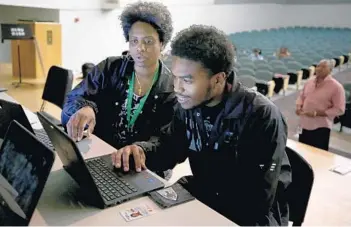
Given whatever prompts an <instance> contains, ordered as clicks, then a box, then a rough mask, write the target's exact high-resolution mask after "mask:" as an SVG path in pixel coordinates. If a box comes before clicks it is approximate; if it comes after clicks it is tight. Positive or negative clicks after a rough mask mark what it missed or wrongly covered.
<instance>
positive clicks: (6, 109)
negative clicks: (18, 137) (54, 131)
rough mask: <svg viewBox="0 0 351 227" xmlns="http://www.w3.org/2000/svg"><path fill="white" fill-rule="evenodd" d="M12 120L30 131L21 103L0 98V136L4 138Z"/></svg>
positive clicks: (31, 130) (30, 127)
mask: <svg viewBox="0 0 351 227" xmlns="http://www.w3.org/2000/svg"><path fill="white" fill-rule="evenodd" d="M12 120H16V121H18V122H19V123H20V124H21V125H23V126H24V127H25V128H26V129H28V130H29V131H30V132H32V133H34V131H33V128H32V126H31V124H30V122H29V120H28V118H27V116H26V114H25V112H24V110H23V108H22V106H21V105H19V104H17V103H13V102H8V101H5V100H2V99H0V138H2V139H3V138H4V137H5V134H6V132H7V129H8V127H9V126H10V123H11V122H12Z"/></svg>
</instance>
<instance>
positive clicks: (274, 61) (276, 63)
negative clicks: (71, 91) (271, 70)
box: [269, 60, 284, 67]
mask: <svg viewBox="0 0 351 227" xmlns="http://www.w3.org/2000/svg"><path fill="white" fill-rule="evenodd" d="M269 64H270V65H271V66H272V67H274V66H276V65H284V62H283V61H281V60H273V61H270V62H269Z"/></svg>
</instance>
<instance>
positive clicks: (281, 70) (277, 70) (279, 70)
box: [273, 66, 288, 75]
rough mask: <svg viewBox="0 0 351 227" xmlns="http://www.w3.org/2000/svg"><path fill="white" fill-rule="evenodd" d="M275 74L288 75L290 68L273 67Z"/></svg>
mask: <svg viewBox="0 0 351 227" xmlns="http://www.w3.org/2000/svg"><path fill="white" fill-rule="evenodd" d="M273 72H274V73H275V74H281V75H287V73H288V68H287V67H285V66H276V67H273Z"/></svg>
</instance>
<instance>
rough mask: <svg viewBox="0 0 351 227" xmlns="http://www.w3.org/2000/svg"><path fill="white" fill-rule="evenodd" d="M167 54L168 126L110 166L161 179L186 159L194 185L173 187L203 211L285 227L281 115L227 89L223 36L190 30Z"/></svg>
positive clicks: (229, 53) (255, 97)
mask: <svg viewBox="0 0 351 227" xmlns="http://www.w3.org/2000/svg"><path fill="white" fill-rule="evenodd" d="M171 47H172V57H173V58H172V73H173V76H174V91H175V93H176V96H177V99H178V106H177V108H176V111H175V115H174V117H173V121H172V122H171V124H170V125H169V126H168V127H166V128H164V130H163V135H162V136H161V137H159V139H158V140H157V141H156V140H155V141H153V143H148V142H142V143H136V144H134V145H131V146H127V147H125V148H122V149H120V150H118V151H117V152H116V153H114V154H113V155H112V162H113V164H114V165H115V166H116V167H117V168H123V169H124V170H125V171H127V170H129V168H135V167H134V166H132V167H131V166H129V158H132V157H133V158H134V162H135V166H136V168H137V169H140V168H141V167H145V166H147V167H148V168H150V169H151V170H158V171H161V170H164V169H169V168H173V167H174V166H175V165H176V164H177V163H182V162H183V161H184V160H185V159H186V158H189V162H190V166H191V170H192V173H193V177H184V178H182V179H181V181H180V182H181V183H183V185H184V187H185V188H186V189H187V190H188V191H189V192H190V193H192V194H193V195H194V196H195V197H196V198H197V199H199V200H200V201H202V202H203V203H204V204H206V205H208V206H209V207H211V208H212V209H214V210H216V211H217V212H219V213H221V214H222V215H224V216H225V217H227V218H229V219H230V220H232V221H233V222H235V223H236V224H238V225H274V226H277V225H287V224H288V217H289V216H288V209H287V208H288V207H287V206H288V204H287V203H286V202H285V195H284V193H283V192H284V190H285V189H286V187H287V185H288V184H289V183H290V181H291V168H290V164H289V160H288V157H287V155H286V153H285V145H286V139H287V126H286V123H285V120H284V119H283V116H282V114H281V112H280V111H279V109H278V108H277V107H276V106H275V105H274V104H273V103H272V102H271V101H269V100H268V99H267V98H266V97H264V96H263V95H261V94H259V93H256V92H253V91H251V90H249V89H246V88H244V87H242V86H241V85H240V84H239V83H236V82H235V80H234V83H233V85H232V86H230V85H229V84H228V81H227V77H228V74H229V73H230V72H231V71H232V69H233V64H234V61H233V59H234V50H233V46H232V45H231V44H230V41H229V39H228V38H227V35H226V34H225V33H224V32H222V31H219V30H217V29H216V28H214V27H210V26H204V25H193V26H191V27H189V28H187V29H185V30H183V31H181V32H180V33H178V34H177V36H176V37H175V39H174V40H173V41H172V44H171ZM130 156H131V157H130ZM159 163H161V164H162V166H161V165H159ZM158 168H161V169H158Z"/></svg>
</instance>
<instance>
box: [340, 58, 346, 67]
mask: <svg viewBox="0 0 351 227" xmlns="http://www.w3.org/2000/svg"><path fill="white" fill-rule="evenodd" d="M339 58H340V64H339V67H340V66H341V65H342V64H344V61H345V58H344V56H339Z"/></svg>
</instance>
